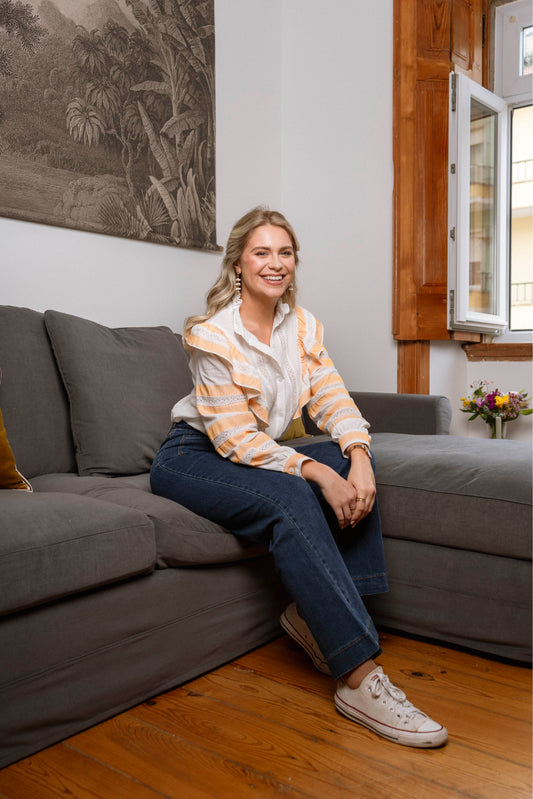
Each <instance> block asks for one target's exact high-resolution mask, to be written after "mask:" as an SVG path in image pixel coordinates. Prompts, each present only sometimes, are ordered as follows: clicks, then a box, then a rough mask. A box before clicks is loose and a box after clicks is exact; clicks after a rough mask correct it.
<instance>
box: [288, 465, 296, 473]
mask: <svg viewBox="0 0 533 799" xmlns="http://www.w3.org/2000/svg"><path fill="white" fill-rule="evenodd" d="M295 471H296V469H295V468H294V466H291V467H290V469H289V474H294V472H295Z"/></svg>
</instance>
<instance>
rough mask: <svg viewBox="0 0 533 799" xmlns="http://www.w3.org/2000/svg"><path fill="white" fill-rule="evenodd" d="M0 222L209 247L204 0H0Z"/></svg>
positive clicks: (211, 72)
mask: <svg viewBox="0 0 533 799" xmlns="http://www.w3.org/2000/svg"><path fill="white" fill-rule="evenodd" d="M0 215H2V216H6V217H11V218H16V219H22V220H26V221H30V222H40V223H45V224H52V225H60V226H63V227H72V228H78V229H81V230H87V231H93V232H97V233H107V234H111V235H117V236H126V237H130V238H135V239H142V240H144V241H150V242H159V243H163V244H169V245H174V246H179V247H195V248H201V249H218V247H217V243H216V227H215V27H214V0H0Z"/></svg>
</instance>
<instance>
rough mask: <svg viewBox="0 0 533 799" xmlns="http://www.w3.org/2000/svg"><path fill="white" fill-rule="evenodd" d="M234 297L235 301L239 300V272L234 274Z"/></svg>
mask: <svg viewBox="0 0 533 799" xmlns="http://www.w3.org/2000/svg"><path fill="white" fill-rule="evenodd" d="M235 295H236V297H237V299H239V300H240V298H241V275H240V272H235Z"/></svg>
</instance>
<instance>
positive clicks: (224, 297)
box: [183, 206, 300, 340]
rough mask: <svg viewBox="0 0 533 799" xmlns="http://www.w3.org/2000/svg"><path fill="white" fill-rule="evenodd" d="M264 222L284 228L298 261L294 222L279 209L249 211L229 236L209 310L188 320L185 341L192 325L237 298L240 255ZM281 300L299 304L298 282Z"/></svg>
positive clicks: (205, 318) (209, 298)
mask: <svg viewBox="0 0 533 799" xmlns="http://www.w3.org/2000/svg"><path fill="white" fill-rule="evenodd" d="M262 225H276V227H281V228H283V229H284V230H285V231H286V232H287V233H288V234H289V237H290V239H291V242H292V247H293V249H294V260H295V263H296V264H298V251H299V249H300V245H299V243H298V239H297V238H296V234H295V232H294V230H293V228H292V226H291V224H290V223H289V222H288V221H287V219H285V217H284V216H283V214H281V213H280V212H279V211H270V210H269V209H268V208H263V207H261V206H260V207H258V208H253V209H252V210H251V211H248V213H247V214H245V215H244V216H243V217H242V218H241V219H239V220H238V222H236V223H235V224H234V225H233V228H232V230H231V233H230V234H229V237H228V243H227V244H226V249H225V253H224V258H223V260H222V266H221V268H220V274H219V276H218V278H217V280H216V282H215V283H214V285H213V286H212V288H211V289H210V290H209V292H208V294H207V297H206V310H205V313H204V314H199V315H197V316H189V318H188V319H187V320H186V321H185V327H184V330H183V337H184V339H185V340H186V339H187V336H188V334H189V333H190V331H191V328H192V327H194V325H197V324H199V323H201V322H206V321H207V320H208V319H211V317H212V316H214V315H215V314H216V313H217V312H218V311H221V310H222V308H225V307H226V305H229V304H230V303H231V302H232V301H233V298H234V297H235V276H236V272H235V266H236V264H238V262H239V261H240V258H241V255H242V253H243V251H244V248H245V247H246V243H247V241H248V239H249V238H250V236H251V234H252V233H253V231H254V230H255V229H256V228H258V227H261V226H262ZM281 300H282V302H286V303H287V304H288V305H289V307H290V308H291V310H292V309H293V308H294V307H295V305H296V281H295V279H293V290H292V291H289V290H288V289H287V291H285V292H284V294H283V295H282V297H281Z"/></svg>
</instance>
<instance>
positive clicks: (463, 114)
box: [448, 72, 509, 335]
mask: <svg viewBox="0 0 533 799" xmlns="http://www.w3.org/2000/svg"><path fill="white" fill-rule="evenodd" d="M449 96H450V106H449V139H448V141H449V152H448V158H449V162H448V232H449V237H448V320H449V322H448V326H449V328H450V329H451V330H464V331H472V332H481V333H486V334H491V335H500V334H502V333H503V332H504V331H505V330H506V329H507V328H508V322H509V320H508V316H509V296H508V295H509V279H508V275H509V265H508V244H507V242H508V235H507V230H508V214H509V189H508V180H507V172H508V158H507V153H508V119H509V116H508V107H507V103H506V102H505V101H504V100H502V99H501V98H500V97H497V96H496V95H495V94H493V93H492V92H489V91H488V90H487V89H485V88H483V86H480V85H479V84H478V83H476V82H475V81H473V80H470V78H468V77H466V75H463V74H460V73H457V72H452V73H451V74H450V92H449ZM472 99H475V100H477V101H478V102H480V103H482V104H483V105H484V106H486V107H488V108H490V109H491V110H492V111H493V112H494V113H495V114H496V115H497V122H496V137H497V144H496V164H495V229H494V254H495V259H494V260H495V262H494V275H493V278H494V305H495V312H494V313H482V312H479V311H474V310H472V309H471V308H470V115H471V102H472Z"/></svg>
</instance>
